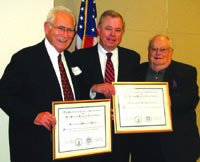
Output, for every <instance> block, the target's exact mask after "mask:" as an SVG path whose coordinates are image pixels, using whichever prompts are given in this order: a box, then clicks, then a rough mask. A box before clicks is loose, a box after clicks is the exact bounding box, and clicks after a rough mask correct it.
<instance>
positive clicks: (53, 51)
mask: <svg viewBox="0 0 200 162" xmlns="http://www.w3.org/2000/svg"><path fill="white" fill-rule="evenodd" d="M45 46H46V49H47V52H48V54H49V57H50V60H51V63H52V65H53V68H54V70H55V73H56V76H57V79H58V82H59V85H60V89H61V93H62V98H63V101H64V93H63V88H62V82H61V76H60V70H59V66H58V55H59V53H58V52H57V50H56V49H55V48H54V47H53V46H52V45H51V44H50V42H49V41H48V40H47V39H45ZM61 56H62V57H61V59H62V62H63V65H64V68H65V71H66V73H67V78H68V80H69V83H70V86H71V88H72V93H73V96H74V99H75V95H74V87H73V84H72V79H71V76H70V73H69V69H68V66H67V62H66V60H65V57H64V53H63V52H62V53H61Z"/></svg>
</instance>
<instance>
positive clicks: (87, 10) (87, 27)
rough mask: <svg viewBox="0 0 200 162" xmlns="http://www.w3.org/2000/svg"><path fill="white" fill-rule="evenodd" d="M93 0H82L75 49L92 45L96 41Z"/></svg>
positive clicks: (95, 14) (95, 15)
mask: <svg viewBox="0 0 200 162" xmlns="http://www.w3.org/2000/svg"><path fill="white" fill-rule="evenodd" d="M96 17H97V13H96V3H95V0H82V1H81V7H80V14H79V22H78V29H77V40H76V46H75V49H76V50H78V49H80V48H88V47H92V46H94V45H95V44H96V43H97V39H96V37H97V32H96Z"/></svg>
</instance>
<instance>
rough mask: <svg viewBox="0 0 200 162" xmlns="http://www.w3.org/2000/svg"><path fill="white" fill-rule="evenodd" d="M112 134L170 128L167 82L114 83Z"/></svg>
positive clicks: (167, 129) (160, 130)
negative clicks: (113, 126) (113, 125)
mask: <svg viewBox="0 0 200 162" xmlns="http://www.w3.org/2000/svg"><path fill="white" fill-rule="evenodd" d="M113 85H114V87H115V91H116V94H115V95H114V96H113V107H114V124H115V133H144V132H167V131H173V129H172V119H171V101H170V97H169V87H168V83H167V82H114V83H113Z"/></svg>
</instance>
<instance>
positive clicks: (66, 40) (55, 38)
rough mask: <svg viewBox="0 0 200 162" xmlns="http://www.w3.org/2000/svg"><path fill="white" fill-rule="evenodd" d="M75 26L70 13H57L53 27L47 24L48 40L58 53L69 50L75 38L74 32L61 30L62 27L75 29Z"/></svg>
mask: <svg viewBox="0 0 200 162" xmlns="http://www.w3.org/2000/svg"><path fill="white" fill-rule="evenodd" d="M74 25H75V23H74V19H73V17H72V16H71V15H70V14H69V13H66V12H62V11H59V12H56V13H55V19H54V22H53V24H52V25H51V24H50V23H49V22H45V26H44V27H45V34H46V38H47V39H48V41H49V42H50V43H51V44H52V45H53V46H54V47H55V49H56V50H57V51H58V53H61V52H63V51H64V50H65V49H67V48H68V47H69V46H70V44H71V42H72V40H73V38H74V32H69V31H67V30H60V27H62V28H63V27H64V28H65V29H74Z"/></svg>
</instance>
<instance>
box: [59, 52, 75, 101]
mask: <svg viewBox="0 0 200 162" xmlns="http://www.w3.org/2000/svg"><path fill="white" fill-rule="evenodd" d="M58 66H59V69H60V77H61V82H62V87H63V92H64V99H65V101H71V100H74V96H73V93H72V89H71V86H70V84H69V80H68V78H67V74H66V71H65V68H64V65H63V62H62V59H61V54H59V55H58Z"/></svg>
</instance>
